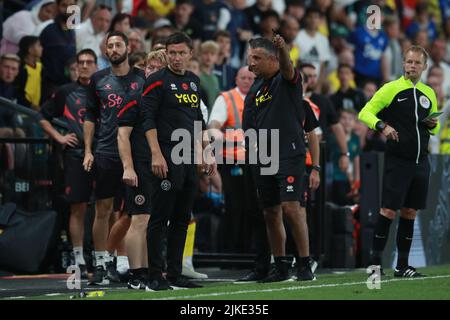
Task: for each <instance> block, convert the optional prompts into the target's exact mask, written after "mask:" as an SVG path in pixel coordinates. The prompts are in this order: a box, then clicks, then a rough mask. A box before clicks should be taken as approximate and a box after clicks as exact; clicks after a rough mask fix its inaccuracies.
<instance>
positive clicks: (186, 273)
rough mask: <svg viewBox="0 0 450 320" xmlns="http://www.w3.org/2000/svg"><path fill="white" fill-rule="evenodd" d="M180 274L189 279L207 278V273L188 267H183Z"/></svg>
mask: <svg viewBox="0 0 450 320" xmlns="http://www.w3.org/2000/svg"><path fill="white" fill-rule="evenodd" d="M181 274H182V275H183V276H185V277H188V278H191V279H208V275H207V274H205V273H200V272H197V271H195V270H194V269H188V268H185V267H183V271H182V272H181Z"/></svg>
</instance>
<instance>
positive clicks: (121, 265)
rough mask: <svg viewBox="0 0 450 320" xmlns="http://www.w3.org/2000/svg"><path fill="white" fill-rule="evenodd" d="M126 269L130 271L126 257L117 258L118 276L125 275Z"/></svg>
mask: <svg viewBox="0 0 450 320" xmlns="http://www.w3.org/2000/svg"><path fill="white" fill-rule="evenodd" d="M128 269H130V265H129V263H128V257H127V256H117V272H119V273H120V274H125V273H126V272H127V271H128Z"/></svg>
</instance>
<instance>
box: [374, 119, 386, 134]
mask: <svg viewBox="0 0 450 320" xmlns="http://www.w3.org/2000/svg"><path fill="white" fill-rule="evenodd" d="M384 128H386V123H385V122H384V121H381V120H380V121H378V122H377V123H376V124H375V129H377V131H378V132H383V130H384Z"/></svg>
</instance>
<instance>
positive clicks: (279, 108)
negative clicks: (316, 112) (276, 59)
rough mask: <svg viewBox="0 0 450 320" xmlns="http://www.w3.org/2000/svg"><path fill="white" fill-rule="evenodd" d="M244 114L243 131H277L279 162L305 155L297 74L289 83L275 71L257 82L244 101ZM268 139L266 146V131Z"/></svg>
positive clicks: (301, 104) (303, 117)
mask: <svg viewBox="0 0 450 320" xmlns="http://www.w3.org/2000/svg"><path fill="white" fill-rule="evenodd" d="M244 115H245V117H244V119H245V121H244V122H245V127H244V128H245V129H248V128H254V129H257V130H259V129H268V130H273V129H278V130H279V146H280V147H279V158H280V161H282V162H283V160H289V159H294V158H298V157H299V156H304V155H305V154H306V151H305V143H304V129H303V127H302V125H303V123H304V120H305V108H304V105H303V99H302V85H301V76H300V73H299V72H298V71H295V75H294V78H293V79H292V80H286V79H284V78H283V77H282V75H281V73H279V72H278V73H277V74H276V75H275V76H273V77H272V78H270V79H267V80H264V79H257V80H256V81H255V82H254V84H253V86H252V88H251V89H250V92H249V94H248V95H247V97H246V99H245V107H244ZM268 138H269V146H270V144H271V143H272V142H271V141H270V131H269V132H268ZM269 150H270V149H269Z"/></svg>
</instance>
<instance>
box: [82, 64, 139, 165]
mask: <svg viewBox="0 0 450 320" xmlns="http://www.w3.org/2000/svg"><path fill="white" fill-rule="evenodd" d="M144 81H145V75H144V72H143V71H142V70H140V69H137V68H133V69H131V70H130V72H129V73H128V74H127V75H125V76H116V75H114V74H113V73H112V70H111V68H106V69H103V70H100V71H98V72H96V73H94V75H93V76H92V77H91V82H90V84H89V88H88V96H87V105H86V107H87V108H86V115H85V120H87V121H91V122H94V123H97V121H98V120H99V123H98V131H97V135H96V136H97V138H98V140H97V148H96V153H100V154H104V155H109V156H113V157H119V149H118V146H117V118H118V117H120V116H121V115H122V114H123V113H124V112H126V110H128V109H129V108H132V107H133V106H135V105H136V104H137V103H138V101H139V99H140V96H141V93H142V86H143V84H144Z"/></svg>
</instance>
